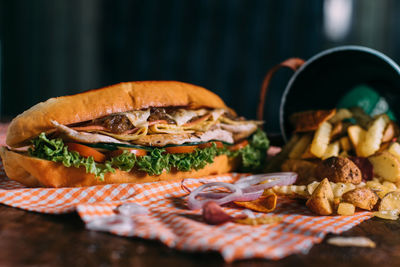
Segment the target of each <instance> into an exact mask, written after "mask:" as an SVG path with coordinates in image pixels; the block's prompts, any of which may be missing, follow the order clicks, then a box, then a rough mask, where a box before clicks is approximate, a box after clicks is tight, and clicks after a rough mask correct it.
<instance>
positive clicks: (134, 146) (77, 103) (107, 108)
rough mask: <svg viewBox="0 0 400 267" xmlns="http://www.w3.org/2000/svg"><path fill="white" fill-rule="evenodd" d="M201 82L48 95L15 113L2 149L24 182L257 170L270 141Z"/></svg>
mask: <svg viewBox="0 0 400 267" xmlns="http://www.w3.org/2000/svg"><path fill="white" fill-rule="evenodd" d="M261 124H262V122H260V121H253V120H246V119H244V118H243V117H239V116H238V115H237V114H236V113H235V111H234V110H232V109H231V108H229V107H227V106H226V105H225V103H224V102H223V101H222V100H221V98H219V97H218V96H217V95H216V94H214V93H212V92H211V91H208V90H207V89H205V88H202V87H199V86H195V85H192V84H188V83H183V82H176V81H142V82H126V83H119V84H115V85H112V86H108V87H105V88H101V89H96V90H90V91H86V92H84V93H79V94H76V95H71V96H63V97H57V98H50V99H49V100H47V101H45V102H42V103H39V104H36V105H35V106H33V107H31V108H30V109H28V110H27V111H25V112H23V113H22V114H20V115H18V116H17V117H16V118H14V119H13V120H12V122H11V123H10V126H9V127H8V130H7V136H6V144H7V146H3V147H1V148H0V155H1V158H2V160H3V166H4V169H5V172H6V174H7V176H8V177H9V178H11V179H13V180H15V181H18V182H20V183H22V184H24V185H26V186H29V187H38V186H42V187H79V186H91V185H100V184H111V183H144V182H155V181H168V180H169V181H170V180H179V179H182V178H197V177H202V176H206V175H214V174H221V173H227V172H231V171H234V170H244V171H251V172H253V171H258V170H262V165H263V163H264V161H265V158H266V151H267V149H268V146H269V142H268V139H267V137H266V134H265V133H264V132H263V131H262V130H261V129H260V128H259V126H260V125H261Z"/></svg>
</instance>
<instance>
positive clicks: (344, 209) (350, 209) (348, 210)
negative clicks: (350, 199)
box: [337, 202, 356, 216]
mask: <svg viewBox="0 0 400 267" xmlns="http://www.w3.org/2000/svg"><path fill="white" fill-rule="evenodd" d="M355 210H356V207H355V206H354V205H353V204H351V203H346V202H342V203H339V206H338V209H337V214H339V215H344V216H350V215H353V214H354V212H355Z"/></svg>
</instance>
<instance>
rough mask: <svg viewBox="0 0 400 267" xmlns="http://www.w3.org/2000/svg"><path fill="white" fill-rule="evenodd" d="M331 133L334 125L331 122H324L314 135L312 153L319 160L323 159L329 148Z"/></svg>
mask: <svg viewBox="0 0 400 267" xmlns="http://www.w3.org/2000/svg"><path fill="white" fill-rule="evenodd" d="M331 131H332V125H331V124H330V123H329V122H324V123H322V124H321V126H320V127H319V128H318V129H317V131H316V132H315V134H314V138H313V140H312V143H311V148H310V151H311V153H313V154H314V155H315V156H317V157H318V158H322V157H323V155H324V154H325V151H326V149H327V148H328V144H329V141H330V135H331Z"/></svg>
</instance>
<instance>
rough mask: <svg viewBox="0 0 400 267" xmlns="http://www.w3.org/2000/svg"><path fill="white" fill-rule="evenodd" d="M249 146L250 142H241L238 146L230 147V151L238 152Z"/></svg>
mask: <svg viewBox="0 0 400 267" xmlns="http://www.w3.org/2000/svg"><path fill="white" fill-rule="evenodd" d="M248 144H249V141H247V140H243V141H241V142H239V143H237V144H234V145H233V146H231V147H229V150H231V151H236V150H239V149H242V148H244V147H245V146H247V145H248Z"/></svg>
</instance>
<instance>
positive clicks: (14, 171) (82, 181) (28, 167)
mask: <svg viewBox="0 0 400 267" xmlns="http://www.w3.org/2000/svg"><path fill="white" fill-rule="evenodd" d="M0 156H1V158H2V159H3V165H4V169H5V171H6V173H7V176H8V177H9V178H11V179H13V180H15V181H17V182H20V183H22V184H24V185H26V186H28V187H40V186H42V187H81V186H92V185H102V184H116V183H147V182H158V181H173V180H179V179H183V178H198V177H202V176H207V175H218V174H222V173H227V172H230V171H232V170H233V169H235V167H236V165H237V164H238V160H237V159H229V158H228V157H227V156H225V155H221V156H217V157H215V158H214V162H213V163H212V164H208V165H206V166H205V167H204V168H203V169H200V170H198V171H196V170H192V171H188V172H182V171H174V170H171V172H170V173H166V172H164V173H162V174H161V175H148V174H146V173H145V172H142V171H137V170H135V169H133V170H132V171H130V172H126V171H121V170H119V169H116V170H115V173H107V174H106V175H105V176H104V180H100V179H99V178H96V177H95V176H94V174H89V173H86V171H85V168H83V167H81V168H74V167H69V168H67V167H65V166H64V165H63V164H61V163H57V162H52V161H48V160H43V159H40V158H35V157H30V156H28V155H26V154H22V153H17V152H14V151H11V150H9V149H8V148H6V147H0Z"/></svg>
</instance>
